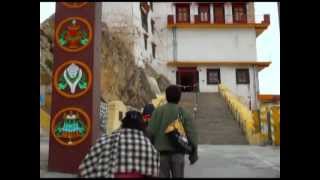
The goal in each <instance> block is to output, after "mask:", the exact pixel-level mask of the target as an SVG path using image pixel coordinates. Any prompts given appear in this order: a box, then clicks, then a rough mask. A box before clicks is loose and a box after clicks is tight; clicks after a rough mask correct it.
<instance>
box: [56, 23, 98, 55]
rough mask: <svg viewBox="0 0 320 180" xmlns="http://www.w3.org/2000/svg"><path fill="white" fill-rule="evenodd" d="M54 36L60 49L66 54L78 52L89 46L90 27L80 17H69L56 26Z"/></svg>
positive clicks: (90, 38) (90, 37)
mask: <svg viewBox="0 0 320 180" xmlns="http://www.w3.org/2000/svg"><path fill="white" fill-rule="evenodd" d="M55 36H56V37H55V39H56V43H57V45H58V46H59V47H60V48H62V49H63V50H65V51H67V52H79V51H81V50H83V49H84V48H86V47H88V45H89V44H90V42H91V40H92V27H91V25H90V23H89V22H88V21H87V20H85V19H83V18H81V17H69V18H67V19H64V20H62V21H61V22H60V23H59V24H58V26H57V29H56V33H55Z"/></svg>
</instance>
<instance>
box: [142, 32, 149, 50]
mask: <svg viewBox="0 0 320 180" xmlns="http://www.w3.org/2000/svg"><path fill="white" fill-rule="evenodd" d="M143 40H144V49H145V50H146V51H147V50H148V35H146V34H144V35H143Z"/></svg>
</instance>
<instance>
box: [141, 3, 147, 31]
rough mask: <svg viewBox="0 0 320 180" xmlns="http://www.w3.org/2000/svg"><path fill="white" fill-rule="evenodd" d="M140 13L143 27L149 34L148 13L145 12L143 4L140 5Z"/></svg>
mask: <svg viewBox="0 0 320 180" xmlns="http://www.w3.org/2000/svg"><path fill="white" fill-rule="evenodd" d="M140 12H141V23H142V27H143V29H144V30H145V31H146V32H148V11H147V10H145V8H144V4H143V3H140Z"/></svg>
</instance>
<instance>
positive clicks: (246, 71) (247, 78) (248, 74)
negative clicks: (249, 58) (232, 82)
mask: <svg viewBox="0 0 320 180" xmlns="http://www.w3.org/2000/svg"><path fill="white" fill-rule="evenodd" d="M244 72H245V73H246V76H247V77H246V81H245V82H240V79H239V73H244ZM236 81H237V84H250V72H249V69H248V68H239V69H236Z"/></svg>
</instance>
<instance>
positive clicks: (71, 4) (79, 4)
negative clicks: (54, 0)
mask: <svg viewBox="0 0 320 180" xmlns="http://www.w3.org/2000/svg"><path fill="white" fill-rule="evenodd" d="M87 3H88V2H62V4H63V5H64V6H65V7H67V8H81V7H83V6H85V5H86V4H87Z"/></svg>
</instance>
